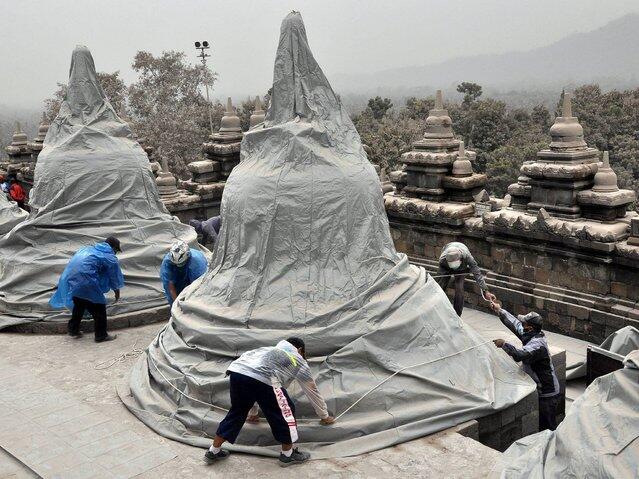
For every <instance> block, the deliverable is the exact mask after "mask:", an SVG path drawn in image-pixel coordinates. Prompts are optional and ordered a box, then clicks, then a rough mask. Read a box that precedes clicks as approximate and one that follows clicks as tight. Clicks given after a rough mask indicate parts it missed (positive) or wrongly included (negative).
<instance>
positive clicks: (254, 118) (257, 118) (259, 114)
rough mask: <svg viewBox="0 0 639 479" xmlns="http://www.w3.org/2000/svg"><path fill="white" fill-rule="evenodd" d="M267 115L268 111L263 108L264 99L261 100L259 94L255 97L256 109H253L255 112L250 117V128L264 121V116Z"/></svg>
mask: <svg viewBox="0 0 639 479" xmlns="http://www.w3.org/2000/svg"><path fill="white" fill-rule="evenodd" d="M265 117H266V112H265V111H264V110H263V109H262V100H260V97H259V95H258V96H256V97H255V110H253V114H252V115H251V118H250V119H249V129H250V128H254V127H255V126H257V125H259V124H260V123H262V122H264V118H265Z"/></svg>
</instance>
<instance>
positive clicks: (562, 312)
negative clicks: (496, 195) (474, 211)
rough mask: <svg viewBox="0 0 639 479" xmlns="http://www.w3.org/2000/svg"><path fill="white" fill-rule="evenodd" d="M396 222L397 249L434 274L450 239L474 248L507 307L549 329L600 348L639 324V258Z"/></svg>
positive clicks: (472, 293)
mask: <svg viewBox="0 0 639 479" xmlns="http://www.w3.org/2000/svg"><path fill="white" fill-rule="evenodd" d="M389 220H390V225H391V233H392V236H393V240H394V241H395V246H396V248H397V250H398V251H401V252H404V253H406V254H407V255H408V256H409V257H410V258H411V260H412V261H413V262H414V263H417V264H420V265H422V266H424V267H426V268H427V269H428V270H429V272H431V273H434V272H435V271H437V260H438V258H439V254H440V252H441V249H442V248H443V246H444V245H446V244H447V243H449V242H450V241H461V242H463V243H465V244H466V245H468V247H469V248H470V250H471V252H472V253H473V255H474V257H475V259H476V260H477V262H478V263H479V265H480V266H481V267H482V268H483V269H485V270H487V271H486V273H487V275H486V276H487V282H488V284H489V287H490V288H491V291H493V292H494V293H495V294H496V295H497V297H498V299H499V300H500V301H501V302H502V303H503V306H504V307H505V308H506V309H508V310H509V311H511V312H513V313H515V314H518V313H524V312H527V311H529V310H531V309H534V310H536V311H538V312H540V313H541V314H542V315H543V316H544V318H545V328H546V329H548V330H549V331H555V332H558V333H561V334H566V335H569V336H572V337H575V338H578V339H583V340H586V341H592V342H594V343H597V344H599V343H601V342H602V341H603V339H605V337H606V336H608V335H609V334H611V333H613V332H614V331H616V330H618V329H620V328H622V327H624V326H628V325H632V326H635V327H639V303H638V302H637V301H639V261H637V260H634V259H631V258H628V257H624V256H621V255H618V254H615V252H614V251H613V252H599V253H597V252H596V251H592V250H590V251H589V250H586V249H577V248H570V246H569V245H566V246H565V247H562V246H561V245H553V244H550V243H547V242H542V241H537V240H535V239H533V238H532V237H529V238H526V237H514V236H506V235H500V234H498V233H494V234H486V232H485V231H483V232H477V231H474V230H473V229H472V228H468V227H464V228H462V229H460V228H456V227H450V228H449V227H447V226H446V225H442V224H439V225H434V224H432V223H426V222H420V221H418V220H416V219H415V218H402V217H399V216H396V215H394V214H392V212H389ZM476 220H477V221H478V222H481V219H480V218H477V219H476ZM467 286H468V287H467V288H466V291H467V296H466V301H467V303H468V304H470V305H472V306H473V307H476V308H478V309H483V310H487V309H488V304H487V303H486V302H485V301H483V300H482V299H481V297H480V296H479V295H478V293H479V290H478V288H477V287H476V285H475V284H474V280H473V279H472V277H470V278H469V279H467Z"/></svg>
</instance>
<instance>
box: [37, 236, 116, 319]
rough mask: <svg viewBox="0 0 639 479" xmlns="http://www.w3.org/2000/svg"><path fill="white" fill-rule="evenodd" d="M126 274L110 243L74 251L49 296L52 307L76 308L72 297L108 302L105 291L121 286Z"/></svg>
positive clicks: (94, 301)
mask: <svg viewBox="0 0 639 479" xmlns="http://www.w3.org/2000/svg"><path fill="white" fill-rule="evenodd" d="M123 286H124V277H123V276H122V270H121V269H120V263H118V259H117V258H116V256H115V253H114V251H113V249H112V248H111V246H109V245H108V244H107V243H98V244H96V245H95V246H85V247H84V248H82V249H80V250H79V251H78V252H77V253H76V254H74V255H73V257H72V258H71V260H70V261H69V264H67V267H66V268H64V271H63V272H62V275H61V276H60V280H59V281H58V290H57V291H56V292H55V294H54V295H53V296H52V297H51V299H50V300H49V304H50V305H51V307H53V308H64V307H67V308H69V309H72V308H73V297H74V296H76V297H78V298H82V299H86V300H88V301H91V302H92V303H100V304H106V298H105V297H104V293H108V292H109V290H111V289H113V290H115V289H121V288H122V287H123Z"/></svg>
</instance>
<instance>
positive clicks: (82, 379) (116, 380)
mask: <svg viewBox="0 0 639 479" xmlns="http://www.w3.org/2000/svg"><path fill="white" fill-rule="evenodd" d="M464 319H465V320H466V321H468V322H469V323H470V324H471V325H472V326H475V325H479V326H481V325H482V324H491V328H492V329H495V325H494V324H492V323H490V321H489V318H488V315H486V314H485V313H481V312H478V311H474V310H471V309H466V310H465V312H464ZM161 327H163V324H147V325H143V326H140V327H136V328H127V329H122V330H120V331H119V332H118V338H117V339H116V340H115V341H111V342H108V343H102V344H95V343H94V342H93V341H92V338H91V336H90V335H87V336H85V337H84V338H82V339H79V340H74V339H71V338H69V337H67V336H53V335H17V334H15V333H6V332H3V333H2V334H0V351H2V352H1V353H0V406H1V407H0V415H1V416H2V418H1V419H0V448H2V449H3V450H4V454H0V476H1V475H2V474H3V473H4V472H5V471H7V475H8V474H13V475H14V476H15V477H38V476H40V477H44V478H48V477H63V478H67V477H106V478H114V477H118V478H120V477H121V478H124V477H140V478H153V479H160V478H173V477H230V478H234V477H238V478H239V477H247V476H255V477H265V476H269V475H276V474H277V476H278V477H285V478H286V477H296V478H305V477H318V475H323V476H327V477H349V478H350V477H381V476H385V477H415V478H417V477H426V478H444V477H445V478H484V477H499V473H500V472H501V453H500V452H499V451H498V450H497V449H500V450H503V449H504V446H505V444H506V443H507V442H508V441H512V440H514V438H515V436H520V435H522V434H524V433H532V432H534V431H536V426H537V418H538V416H537V409H536V406H537V405H536V397H535V395H534V394H532V395H531V396H530V397H529V398H526V399H525V400H524V401H521V402H520V403H519V404H517V405H515V406H513V407H512V408H509V409H507V410H505V411H501V412H500V413H498V414H494V415H491V416H488V417H486V418H481V419H479V420H477V421H469V422H467V423H464V424H461V425H459V426H457V427H455V428H451V429H448V430H445V431H442V432H440V433H437V434H433V435H431V436H427V437H424V438H421V439H417V440H414V441H411V442H408V443H404V444H400V445H398V446H395V447H391V448H387V449H384V450H381V451H376V452H374V453H370V454H365V455H362V456H357V457H353V458H341V459H330V460H318V461H311V462H310V463H308V464H306V465H303V466H300V467H296V468H291V469H281V468H280V467H279V466H278V465H277V464H276V461H274V460H273V459H270V458H262V457H255V456H249V455H243V454H233V455H232V456H231V457H230V458H229V459H228V460H227V461H225V462H223V463H220V464H218V465H216V466H214V467H207V466H205V465H204V464H203V463H202V461H201V457H202V455H203V453H204V451H203V450H202V449H199V448H194V447H191V446H187V445H185V444H182V443H178V442H174V441H170V440H167V439H164V438H162V437H160V436H158V435H157V434H155V433H154V432H153V431H151V430H150V429H148V428H147V427H146V426H145V425H144V424H143V423H141V422H140V421H138V420H137V419H136V418H135V417H134V416H133V415H131V414H130V413H129V412H128V410H127V409H126V408H125V407H124V406H123V405H122V404H121V402H120V399H119V398H118V396H117V392H116V388H125V387H126V385H127V379H128V372H129V370H130V368H131V366H132V365H133V363H134V361H135V357H136V356H137V355H138V354H139V353H140V351H141V350H143V349H144V348H145V347H146V346H147V344H149V343H150V342H151V341H152V340H153V339H154V338H155V336H156V335H157V333H158V330H159V329H160V328H161ZM480 332H481V331H480ZM495 333H496V334H495ZM501 333H502V331H490V332H487V333H486V334H485V335H486V337H487V338H492V337H493V336H491V334H495V335H494V337H505V338H507V337H508V336H507V334H506V333H507V331H506V330H505V328H503V334H501ZM551 344H552V342H551ZM34 351H36V352H37V354H34ZM504 354H505V353H504ZM555 356H556V355H555ZM247 427H250V426H249V425H247ZM301 434H302V435H303V431H301ZM477 439H479V440H483V441H484V442H489V443H491V445H492V446H493V448H491V447H487V446H486V445H484V444H482V443H480V442H478V440H477ZM87 464H91V465H92V467H89V466H88V465H87ZM9 477H11V476H9Z"/></svg>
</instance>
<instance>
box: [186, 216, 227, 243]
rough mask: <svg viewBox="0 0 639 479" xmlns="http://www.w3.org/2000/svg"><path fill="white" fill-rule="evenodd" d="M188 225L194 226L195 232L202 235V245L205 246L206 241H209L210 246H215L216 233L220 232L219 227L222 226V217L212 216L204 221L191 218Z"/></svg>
mask: <svg viewBox="0 0 639 479" xmlns="http://www.w3.org/2000/svg"><path fill="white" fill-rule="evenodd" d="M189 225H190V226H192V227H193V228H195V232H196V233H197V234H199V235H202V244H203V245H204V246H206V244H207V243H210V244H211V246H215V242H216V241H217V235H218V234H219V233H220V228H221V227H222V217H221V216H213V217H212V218H209V219H208V220H204V221H200V220H191V221H189Z"/></svg>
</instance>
